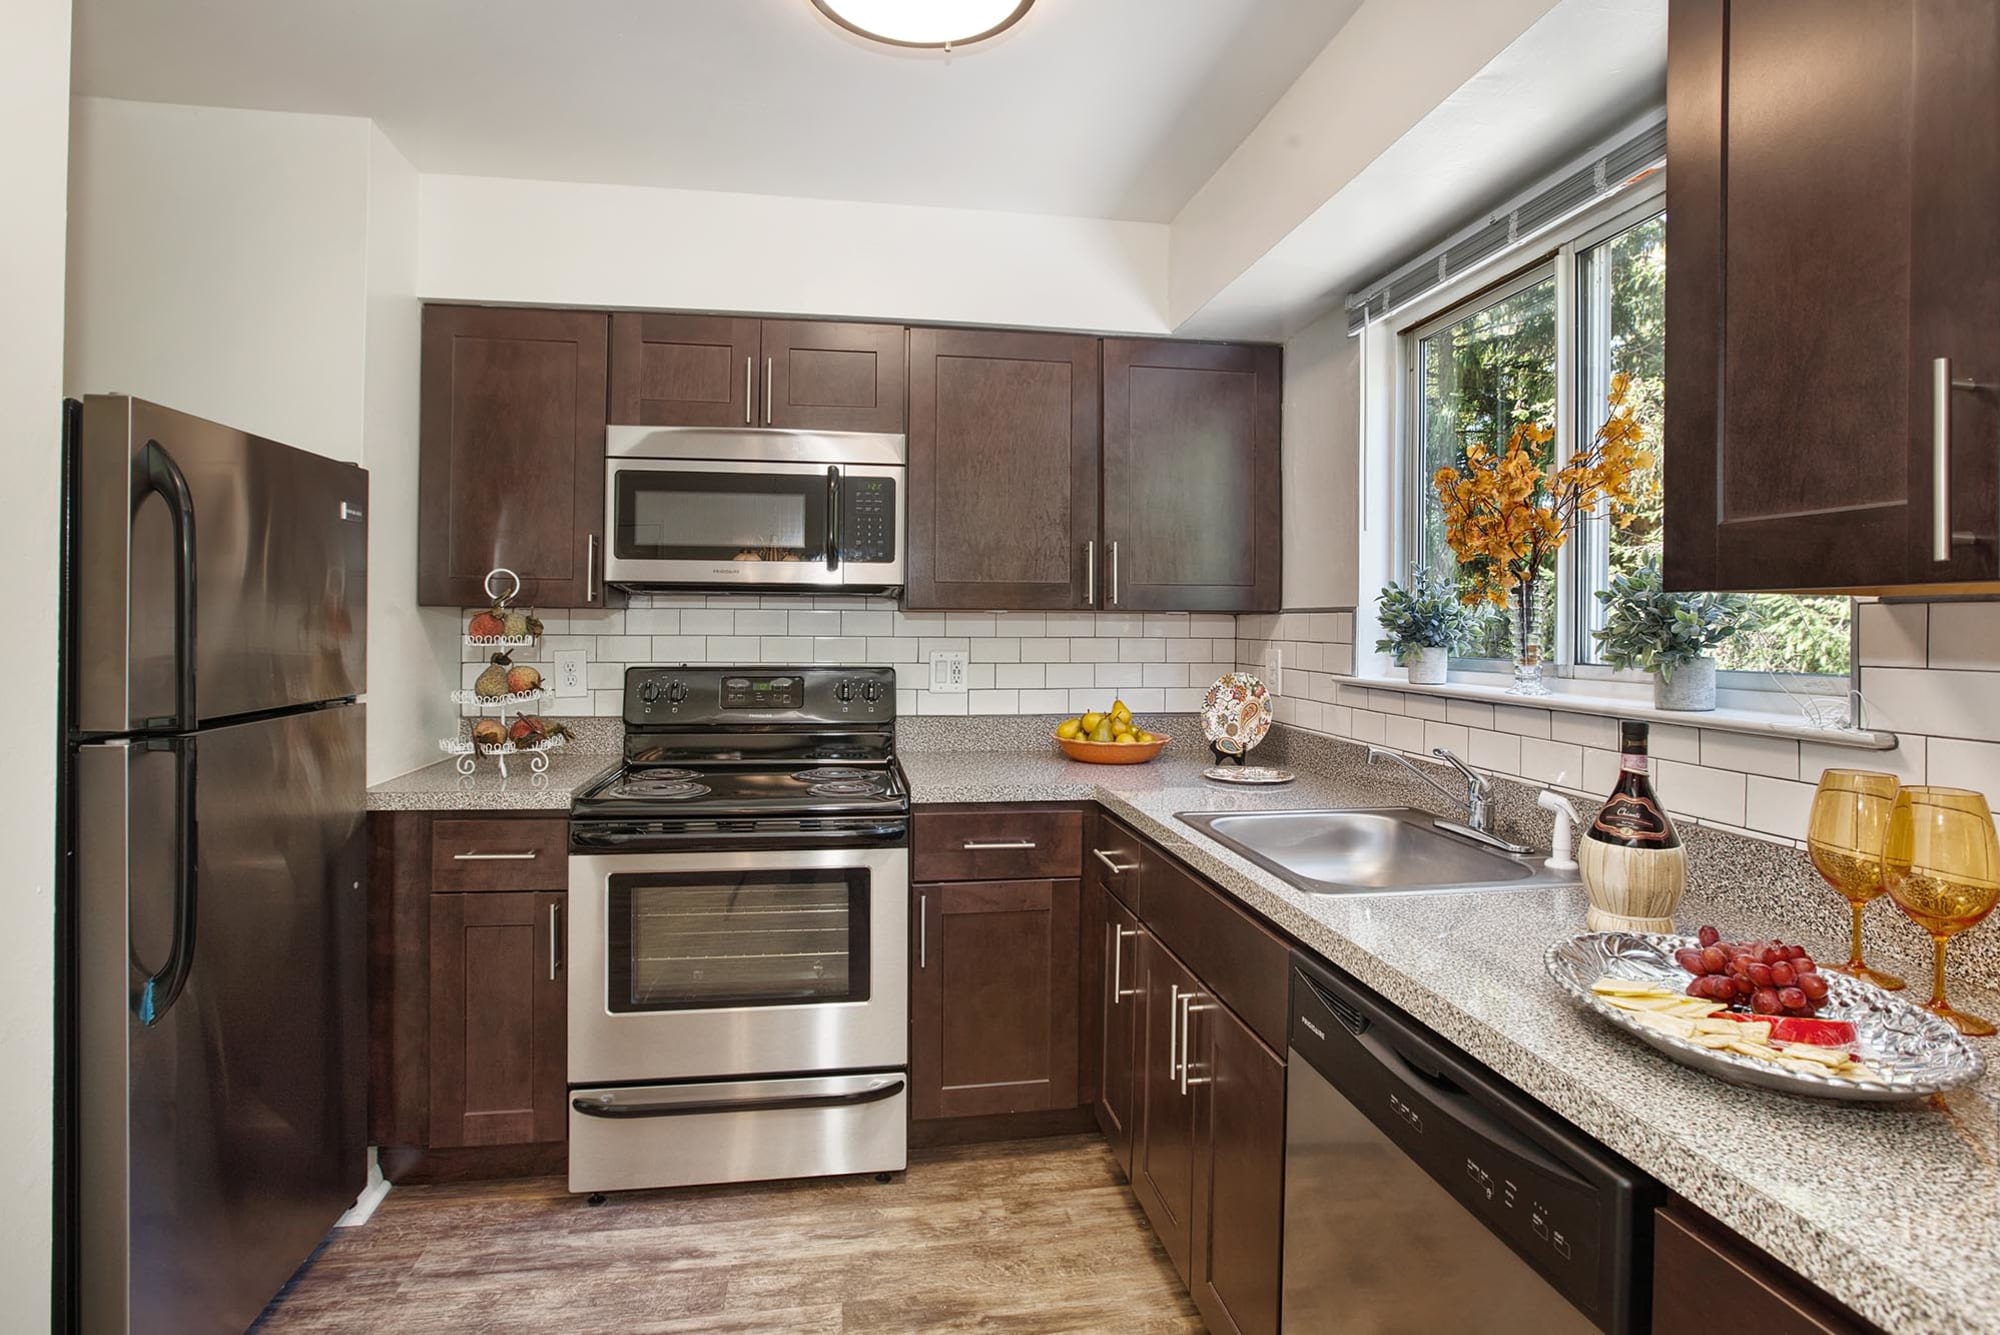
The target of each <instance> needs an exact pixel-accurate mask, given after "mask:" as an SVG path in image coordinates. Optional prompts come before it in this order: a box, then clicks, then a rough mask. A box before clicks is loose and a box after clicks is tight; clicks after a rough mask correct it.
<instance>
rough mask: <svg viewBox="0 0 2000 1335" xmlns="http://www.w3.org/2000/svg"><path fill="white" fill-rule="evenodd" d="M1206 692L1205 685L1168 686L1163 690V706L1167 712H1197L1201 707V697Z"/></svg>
mask: <svg viewBox="0 0 2000 1335" xmlns="http://www.w3.org/2000/svg"><path fill="white" fill-rule="evenodd" d="M1207 694H1208V688H1207V687H1188V688H1186V689H1182V688H1179V687H1174V686H1169V687H1167V689H1166V692H1165V696H1166V704H1165V706H1163V707H1164V708H1165V709H1166V711H1167V712H1168V713H1169V714H1194V713H1198V712H1200V710H1201V708H1202V701H1203V698H1204V697H1205V696H1206V695H1207Z"/></svg>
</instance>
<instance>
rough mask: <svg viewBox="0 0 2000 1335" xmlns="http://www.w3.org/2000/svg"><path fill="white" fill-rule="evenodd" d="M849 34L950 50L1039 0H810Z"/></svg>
mask: <svg viewBox="0 0 2000 1335" xmlns="http://www.w3.org/2000/svg"><path fill="white" fill-rule="evenodd" d="M812 2H813V6H814V7H815V8H816V9H818V10H819V12H820V13H822V14H824V15H826V16H827V17H828V18H830V19H832V20H833V21H834V22H835V23H838V24H839V25H840V26H841V27H843V28H845V29H847V30H848V31H849V32H854V33H859V34H860V35H861V36H863V37H867V38H870V39H871V40H873V41H877V42H887V43H888V44H889V45H891V46H914V47H927V48H931V49H936V50H945V51H949V50H951V49H952V48H953V47H958V46H967V45H970V44H971V43H973V42H977V41H983V40H984V39H986V38H988V37H992V36H994V35H995V34H997V33H1002V32H1005V31H1006V30H1007V29H1009V28H1011V27H1013V26H1014V25H1015V24H1016V23H1018V22H1020V20H1021V16H1022V15H1023V14H1025V13H1027V12H1028V7H1029V6H1030V5H1033V4H1034V3H1035V0H812Z"/></svg>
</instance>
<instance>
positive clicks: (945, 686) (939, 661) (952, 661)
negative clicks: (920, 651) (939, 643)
mask: <svg viewBox="0 0 2000 1335" xmlns="http://www.w3.org/2000/svg"><path fill="white" fill-rule="evenodd" d="M931 689H932V690H933V691H936V692H938V693H939V694H941V695H964V694H965V655H964V654H961V653H958V652H956V651H952V652H945V651H942V650H940V651H939V652H937V653H934V654H932V655H931Z"/></svg>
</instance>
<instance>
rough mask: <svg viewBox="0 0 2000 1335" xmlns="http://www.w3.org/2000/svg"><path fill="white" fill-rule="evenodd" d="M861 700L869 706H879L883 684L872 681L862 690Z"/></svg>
mask: <svg viewBox="0 0 2000 1335" xmlns="http://www.w3.org/2000/svg"><path fill="white" fill-rule="evenodd" d="M861 698H862V699H863V700H866V701H867V702H868V703H869V704H871V705H873V704H879V703H881V700H882V683H881V682H879V681H871V682H869V683H868V684H867V685H865V686H863V687H862V688H861Z"/></svg>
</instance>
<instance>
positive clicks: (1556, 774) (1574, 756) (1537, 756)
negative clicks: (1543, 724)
mask: <svg viewBox="0 0 2000 1335" xmlns="http://www.w3.org/2000/svg"><path fill="white" fill-rule="evenodd" d="M1521 777H1523V778H1526V779H1533V780H1534V781H1535V782H1537V783H1554V784H1561V785H1562V786H1563V787H1565V788H1575V787H1577V786H1579V785H1580V784H1582V782H1583V748H1582V747H1580V746H1577V745H1575V744H1574V743H1572V742H1550V741H1544V740H1543V739H1542V738H1539V737H1523V738H1522V739H1521Z"/></svg>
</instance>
